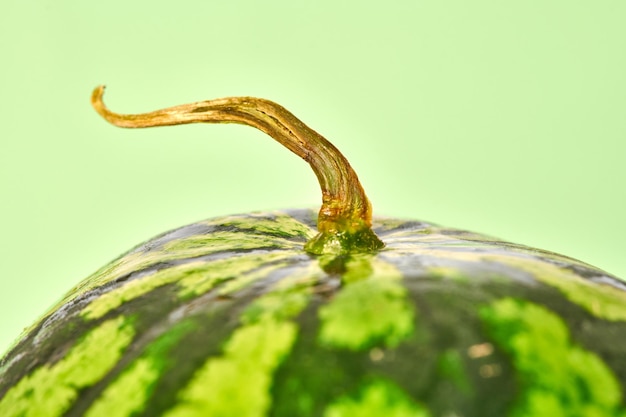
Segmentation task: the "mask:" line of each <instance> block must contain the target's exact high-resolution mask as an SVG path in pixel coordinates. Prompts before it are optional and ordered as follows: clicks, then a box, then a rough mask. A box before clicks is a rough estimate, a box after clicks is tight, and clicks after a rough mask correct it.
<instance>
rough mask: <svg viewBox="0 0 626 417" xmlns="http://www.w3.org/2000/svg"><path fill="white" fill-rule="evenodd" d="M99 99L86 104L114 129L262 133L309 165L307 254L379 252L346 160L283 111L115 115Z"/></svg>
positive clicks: (266, 106)
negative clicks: (312, 203)
mask: <svg viewBox="0 0 626 417" xmlns="http://www.w3.org/2000/svg"><path fill="white" fill-rule="evenodd" d="M103 94H104V86H99V87H97V88H96V89H94V91H93V94H92V96H91V103H92V105H93V107H94V108H95V109H96V111H97V112H98V113H99V114H100V115H101V116H102V117H103V118H105V119H106V120H107V121H108V122H110V123H112V124H114V125H116V126H119V127H125V128H141V127H154V126H172V125H180V124H188V123H238V124H244V125H248V126H252V127H255V128H257V129H259V130H261V131H263V132H265V133H267V134H268V135H270V136H271V137H272V138H274V139H275V140H276V141H278V142H280V143H281V144H282V145H283V146H285V147H286V148H288V149H289V150H291V151H292V152H293V153H295V154H296V155H298V156H299V157H301V158H302V159H304V160H305V161H307V162H308V163H309V165H311V168H312V169H313V171H314V172H315V175H316V176H317V179H318V181H319V184H320V187H321V189H322V207H321V209H320V211H319V217H318V230H319V232H320V235H318V236H317V237H316V238H314V239H312V240H311V241H310V242H308V243H307V247H306V249H307V250H308V251H310V252H313V253H345V252H363V251H371V250H375V249H378V248H380V247H382V245H383V244H382V242H380V240H378V238H377V237H376V236H375V235H374V234H373V232H371V218H372V214H371V206H370V203H369V200H368V199H367V197H366V195H365V192H364V191H363V188H362V187H361V184H360V182H359V180H358V178H357V175H356V173H355V172H354V170H353V169H352V167H351V166H350V164H349V162H348V160H347V159H346V158H345V157H344V156H343V155H342V154H341V152H339V150H338V149H337V148H335V147H334V146H333V145H332V144H331V143H330V142H328V141H327V140H326V139H325V138H324V137H322V136H321V135H320V134H318V133H317V132H315V131H314V130H313V129H311V128H309V127H308V126H306V125H305V124H304V123H303V122H302V121H300V120H299V119H298V118H296V117H295V116H294V115H293V114H291V113H290V112H289V111H287V110H286V109H285V108H283V107H282V106H280V105H278V104H276V103H274V102H272V101H269V100H265V99H260V98H254V97H227V98H221V99H215V100H207V101H200V102H197V103H190V104H183V105H180V106H174V107H169V108H166V109H162V110H157V111H153V112H149V113H142V114H118V113H114V112H112V111H110V110H109V109H108V108H107V107H106V106H105V105H104V102H103V101H102V96H103ZM372 236H373V237H374V238H375V239H373V238H372ZM355 240H356V241H355ZM362 246H364V247H362Z"/></svg>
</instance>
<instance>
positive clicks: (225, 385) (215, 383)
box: [165, 265, 321, 417]
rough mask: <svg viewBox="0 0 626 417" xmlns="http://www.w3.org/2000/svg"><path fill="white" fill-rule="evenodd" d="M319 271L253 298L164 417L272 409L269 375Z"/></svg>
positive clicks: (252, 415)
mask: <svg viewBox="0 0 626 417" xmlns="http://www.w3.org/2000/svg"><path fill="white" fill-rule="evenodd" d="M312 268H314V269H315V270H314V271H312V270H311V269H312ZM320 273H321V270H319V268H317V267H316V266H315V267H314V266H311V265H309V266H308V267H306V268H301V269H300V270H299V271H297V272H295V273H294V274H293V275H292V276H289V277H285V278H284V279H283V280H282V281H279V283H278V284H277V285H276V286H275V287H274V289H273V290H272V291H270V292H268V293H267V294H265V295H263V296H261V297H260V298H258V299H256V300H255V301H254V302H253V303H252V304H251V305H250V306H249V307H248V308H247V309H246V310H245V311H244V313H243V315H242V317H241V321H242V326H241V327H239V328H238V329H237V330H235V332H234V333H233V334H232V335H231V337H230V338H229V339H228V341H227V342H226V344H225V346H224V349H223V354H222V355H221V356H219V357H213V358H210V359H208V360H207V361H206V362H205V363H204V364H203V365H202V367H201V368H200V369H199V370H198V371H197V372H196V373H195V374H194V376H193V378H192V380H191V381H190V382H189V384H188V385H187V386H186V387H185V388H183V390H182V391H181V392H180V393H179V396H178V402H177V404H176V405H175V406H174V407H173V408H172V409H170V410H169V411H168V412H167V413H166V414H165V415H166V416H168V417H172V416H185V417H193V416H207V415H210V416H238V417H256V416H258V417H261V416H264V415H265V414H266V412H267V410H268V409H269V408H270V405H271V396H270V388H271V385H272V379H273V374H274V371H275V370H276V368H277V367H278V366H279V365H280V363H281V362H282V360H283V359H284V357H285V356H286V355H287V354H288V353H289V351H290V350H291V347H292V346H293V343H294V342H295V339H296V335H297V331H298V328H297V325H296V324H295V323H294V322H292V321H290V319H291V318H293V317H295V316H297V315H298V314H299V313H300V312H301V311H302V310H303V309H304V308H305V307H306V304H307V302H308V301H309V295H310V288H311V286H312V285H313V283H314V281H315V279H316V276H317V275H318V274H320Z"/></svg>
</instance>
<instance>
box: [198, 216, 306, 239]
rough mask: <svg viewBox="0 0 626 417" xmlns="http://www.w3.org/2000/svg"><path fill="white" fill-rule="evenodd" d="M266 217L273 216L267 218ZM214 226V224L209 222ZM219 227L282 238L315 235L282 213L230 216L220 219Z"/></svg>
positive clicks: (304, 225)
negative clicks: (229, 227) (274, 235)
mask: <svg viewBox="0 0 626 417" xmlns="http://www.w3.org/2000/svg"><path fill="white" fill-rule="evenodd" d="M268 215H271V216H273V217H272V218H267V217H268ZM209 224H211V225H215V224H216V223H214V222H210V223H209ZM219 225H223V226H234V227H236V228H238V229H242V230H248V231H251V232H255V233H261V234H266V233H269V234H276V235H279V236H284V237H303V238H305V239H310V238H312V237H313V236H315V235H316V234H317V232H316V231H315V230H313V229H312V228H310V227H309V226H308V225H306V224H304V223H301V222H300V221H299V220H296V219H294V218H293V217H291V216H288V215H286V214H282V213H278V212H275V213H258V214H256V213H252V214H250V215H246V216H232V217H228V218H221V219H220V221H219Z"/></svg>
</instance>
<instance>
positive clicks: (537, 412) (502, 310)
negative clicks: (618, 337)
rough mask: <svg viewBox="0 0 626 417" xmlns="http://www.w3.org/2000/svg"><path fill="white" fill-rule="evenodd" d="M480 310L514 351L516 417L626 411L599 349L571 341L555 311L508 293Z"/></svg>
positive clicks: (499, 340)
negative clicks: (517, 380)
mask: <svg viewBox="0 0 626 417" xmlns="http://www.w3.org/2000/svg"><path fill="white" fill-rule="evenodd" d="M480 315H481V317H482V319H483V321H484V322H485V324H486V327H487V330H488V333H489V334H490V335H491V336H492V337H493V338H494V339H495V341H496V343H497V344H498V346H500V347H501V348H502V349H504V350H505V351H506V352H507V353H508V354H509V355H511V356H512V359H513V364H514V367H515V369H516V371H517V374H518V377H519V382H520V385H521V391H520V393H519V396H518V399H517V402H516V403H515V405H514V407H513V409H512V410H511V414H510V415H511V416H512V417H527V416H580V417H597V416H602V417H610V416H625V415H626V410H625V409H624V408H623V407H622V406H620V403H621V400H622V398H621V397H622V394H621V390H620V387H619V383H618V381H617V378H616V377H615V375H613V373H612V372H611V370H610V369H609V368H608V367H607V366H606V364H605V363H604V362H603V361H602V360H601V359H600V358H599V357H598V356H597V355H596V354H594V353H593V352H588V351H586V350H584V349H582V348H581V347H580V346H578V345H576V344H574V343H573V342H572V341H571V339H570V335H569V331H568V329H567V327H566V325H565V323H564V322H563V320H562V319H561V318H560V317H559V316H557V315H556V314H555V313H553V312H551V311H549V310H547V309H546V308H544V307H542V306H539V305H537V304H533V303H531V302H528V301H522V300H516V299H512V298H505V299H501V300H498V301H496V302H494V303H492V304H491V305H489V306H487V307H484V308H482V309H481V310H480Z"/></svg>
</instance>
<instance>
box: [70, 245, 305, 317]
mask: <svg viewBox="0 0 626 417" xmlns="http://www.w3.org/2000/svg"><path fill="white" fill-rule="evenodd" d="M294 253H295V252H290V251H280V252H269V253H263V254H252V255H242V256H237V257H232V258H226V259H219V260H215V261H211V262H206V261H198V262H191V263H188V264H183V265H179V266H174V267H171V268H167V269H163V270H161V271H157V272H155V273H153V274H150V275H146V276H143V277H141V278H136V279H133V280H130V281H127V282H125V283H123V284H122V286H120V287H117V288H115V289H112V290H111V291H109V292H107V293H104V294H102V295H100V297H98V298H96V299H95V300H93V301H92V302H91V303H90V304H88V305H87V306H86V307H85V308H84V309H83V311H82V312H81V315H82V316H83V317H85V318H86V319H88V320H93V319H97V318H99V317H102V316H104V315H105V314H107V313H108V312H109V311H112V310H114V309H116V308H117V307H119V306H121V305H122V304H124V303H126V302H128V301H131V300H134V299H136V298H138V297H140V296H142V295H144V294H147V293H148V292H150V291H152V290H154V289H155V288H158V287H161V286H163V285H168V284H172V283H177V284H178V285H179V287H180V288H179V295H181V296H182V297H187V296H193V295H198V294H202V293H204V292H207V291H209V290H211V289H212V288H213V287H214V286H215V285H217V284H218V283H220V282H223V281H225V280H232V281H231V283H230V284H229V289H230V290H235V289H241V288H243V287H245V286H246V285H248V284H250V283H251V282H253V281H255V280H257V279H261V278H264V277H265V276H267V274H269V273H270V272H271V271H272V270H274V269H277V268H280V267H282V266H284V263H281V262H278V261H280V260H283V259H285V258H288V257H290V256H293V254H294ZM268 262H277V263H276V264H272V265H270V266H264V264H266V263H268Z"/></svg>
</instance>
